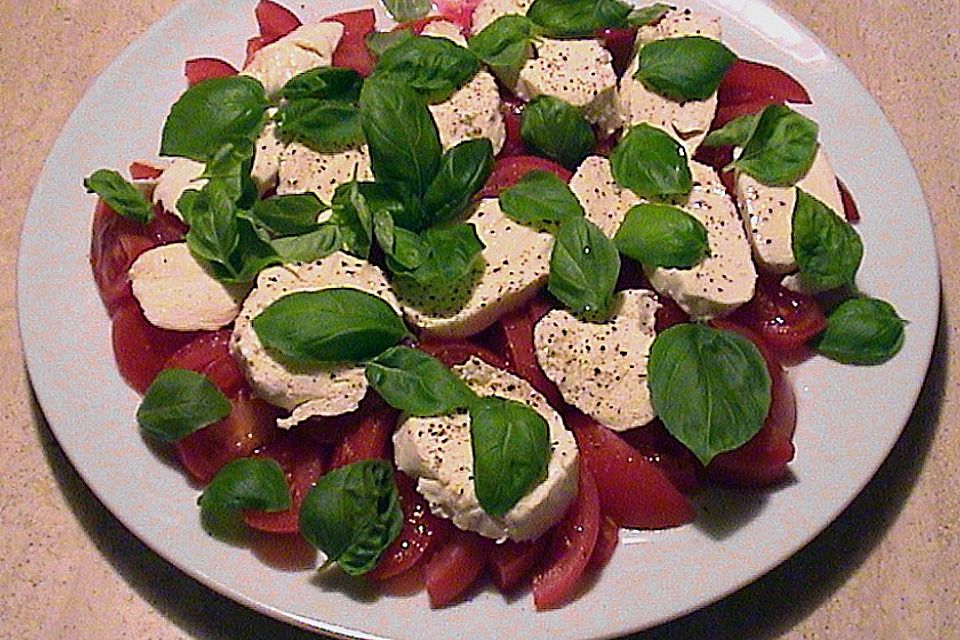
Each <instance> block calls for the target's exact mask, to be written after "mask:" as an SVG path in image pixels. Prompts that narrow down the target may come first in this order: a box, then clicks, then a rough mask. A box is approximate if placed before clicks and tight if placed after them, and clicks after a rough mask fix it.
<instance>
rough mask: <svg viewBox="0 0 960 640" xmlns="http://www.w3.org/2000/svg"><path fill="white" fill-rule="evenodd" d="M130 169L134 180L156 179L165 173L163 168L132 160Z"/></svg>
mask: <svg viewBox="0 0 960 640" xmlns="http://www.w3.org/2000/svg"><path fill="white" fill-rule="evenodd" d="M129 171H130V177H131V178H133V179H134V180H156V179H157V178H159V177H160V176H161V175H163V169H160V168H159V167H154V166H153V165H149V164H146V163H145V162H131V163H130V168H129Z"/></svg>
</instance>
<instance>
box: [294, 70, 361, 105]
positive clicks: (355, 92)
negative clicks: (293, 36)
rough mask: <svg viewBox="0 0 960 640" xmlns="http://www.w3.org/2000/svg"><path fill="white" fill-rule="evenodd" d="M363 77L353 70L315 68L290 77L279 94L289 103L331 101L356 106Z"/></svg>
mask: <svg viewBox="0 0 960 640" xmlns="http://www.w3.org/2000/svg"><path fill="white" fill-rule="evenodd" d="M361 87H363V76H361V75H360V74H359V73H357V72H356V71H354V70H353V69H346V68H342V67H317V68H315V69H310V70H309V71H304V72H303V73H300V74H298V75H295V76H294V77H292V78H291V79H290V80H289V81H288V82H287V84H286V85H284V87H283V89H282V90H281V92H280V95H281V96H282V97H283V98H284V99H285V100H289V101H293V100H333V101H336V102H344V103H348V104H356V103H357V101H359V100H360V89H361Z"/></svg>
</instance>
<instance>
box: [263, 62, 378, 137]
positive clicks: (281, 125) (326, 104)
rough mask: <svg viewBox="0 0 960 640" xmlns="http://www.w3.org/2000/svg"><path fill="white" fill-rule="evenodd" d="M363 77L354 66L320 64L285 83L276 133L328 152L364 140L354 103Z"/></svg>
mask: <svg viewBox="0 0 960 640" xmlns="http://www.w3.org/2000/svg"><path fill="white" fill-rule="evenodd" d="M362 86H363V78H362V77H361V76H360V74H358V73H357V72H356V71H354V70H353V69H343V68H340V67H320V68H317V69H311V70H309V71H305V72H303V73H301V74H299V75H296V76H294V77H293V78H291V79H290V81H289V82H287V84H286V85H284V87H283V90H282V91H281V95H282V96H283V98H284V101H283V103H281V105H280V108H279V109H278V110H277V114H276V116H275V120H276V121H277V133H278V135H279V136H280V137H281V138H284V139H295V140H299V141H300V142H302V143H303V144H305V145H307V146H308V147H310V148H311V149H314V150H315V151H319V152H321V153H329V152H334V151H340V150H343V149H348V148H350V147H356V146H358V145H360V144H362V143H363V140H364V139H363V129H362V128H361V127H360V112H359V109H358V108H357V102H358V100H359V99H360V89H361V87H362Z"/></svg>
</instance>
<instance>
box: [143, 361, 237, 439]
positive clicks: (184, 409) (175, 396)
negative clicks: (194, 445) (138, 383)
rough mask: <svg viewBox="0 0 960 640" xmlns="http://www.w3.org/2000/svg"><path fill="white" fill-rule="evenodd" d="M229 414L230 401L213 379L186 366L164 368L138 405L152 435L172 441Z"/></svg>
mask: <svg viewBox="0 0 960 640" xmlns="http://www.w3.org/2000/svg"><path fill="white" fill-rule="evenodd" d="M229 414H230V401H229V400H227V399H226V397H224V395H223V394H222V393H221V392H220V390H219V389H217V387H216V386H214V384H213V383H212V382H210V380H209V379H208V378H207V377H206V376H204V375H202V374H199V373H196V372H194V371H188V370H186V369H164V370H163V371H161V372H160V373H159V374H157V377H156V378H154V380H153V382H151V383H150V386H149V387H147V392H146V393H145V394H144V396H143V400H141V401H140V407H139V408H138V409H137V422H138V423H139V424H140V428H141V429H143V432H144V433H146V434H147V435H149V436H150V437H151V438H156V439H158V440H163V441H164V442H173V441H175V440H180V439H181V438H185V437H187V436H188V435H190V434H191V433H193V432H194V431H198V430H200V429H202V428H204V427H206V426H207V425H211V424H213V423H214V422H216V421H217V420H220V419H222V418H226V417H227V416H228V415H229Z"/></svg>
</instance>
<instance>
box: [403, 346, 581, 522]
mask: <svg viewBox="0 0 960 640" xmlns="http://www.w3.org/2000/svg"><path fill="white" fill-rule="evenodd" d="M453 371H454V373H456V374H457V375H458V376H460V377H461V378H462V379H463V380H464V381H465V382H466V383H467V385H468V386H469V387H470V388H471V389H472V390H473V391H474V392H476V393H477V394H478V395H480V396H490V395H496V396H499V397H501V398H507V399H508V400H515V401H517V402H522V403H523V404H525V405H527V406H529V407H531V408H532V409H534V410H535V411H537V412H538V413H539V414H540V415H541V416H543V418H544V419H545V420H546V421H547V424H548V426H549V428H550V460H549V463H548V467H547V477H546V478H545V479H544V480H543V481H542V482H541V483H540V484H538V485H536V486H535V487H534V488H533V490H532V491H530V493H528V494H527V495H525V496H524V497H523V498H521V499H520V501H519V502H518V503H517V504H516V505H515V506H514V507H513V508H512V509H510V510H509V511H508V512H507V513H506V514H504V515H503V517H494V516H491V515H490V514H488V513H486V512H485V511H484V510H483V509H482V508H481V507H480V503H479V501H478V500H477V495H476V491H475V490H474V486H473V453H472V450H471V446H470V419H469V416H468V415H467V414H466V413H457V414H454V415H449V416H442V417H437V418H414V417H407V418H406V419H404V420H403V422H402V423H401V424H400V426H399V428H398V429H397V431H396V433H395V434H394V436H393V443H394V451H395V454H394V456H395V460H396V464H397V468H398V469H400V470H401V471H403V472H404V473H406V474H407V475H409V476H411V477H412V478H414V479H416V480H417V490H418V491H419V492H420V493H421V494H422V495H423V496H424V498H426V500H427V502H428V503H429V505H430V510H431V511H433V513H435V514H437V515H439V516H441V517H444V518H449V519H450V520H452V521H453V524H455V525H456V526H457V527H459V528H461V529H464V530H467V531H476V532H477V533H479V534H480V535H482V536H486V537H487V538H494V539H495V540H498V541H503V540H506V539H511V540H518V541H521V540H533V539H534V538H537V537H539V536H541V535H542V534H543V533H545V532H546V531H547V530H548V529H549V528H550V527H551V526H553V525H554V524H556V523H557V522H559V521H560V519H561V518H563V515H564V514H565V513H566V511H567V508H568V507H569V506H570V503H571V502H572V501H573V499H574V498H575V497H576V494H577V466H578V451H577V443H576V441H575V440H574V438H573V434H571V433H570V432H569V431H567V430H566V428H565V427H564V425H563V420H561V418H560V415H559V414H558V413H557V412H556V411H554V409H553V408H552V407H551V406H550V405H549V404H548V403H547V401H546V399H545V398H544V397H543V396H542V395H540V394H539V393H538V392H537V391H535V390H534V389H533V387H531V386H530V383H528V382H527V381H526V380H524V379H523V378H519V377H517V376H514V375H512V374H510V373H507V372H506V371H503V370H501V369H497V368H496V367H492V366H490V365H488V364H487V363H485V362H483V361H482V360H479V359H477V358H471V359H470V360H468V361H467V362H466V363H464V364H462V365H459V366H456V367H454V368H453Z"/></svg>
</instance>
